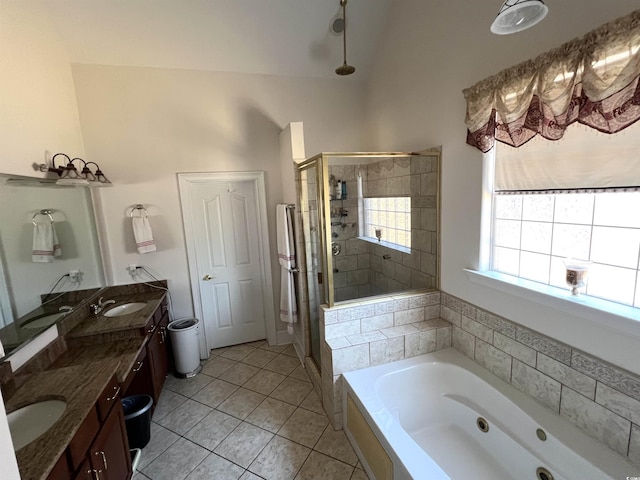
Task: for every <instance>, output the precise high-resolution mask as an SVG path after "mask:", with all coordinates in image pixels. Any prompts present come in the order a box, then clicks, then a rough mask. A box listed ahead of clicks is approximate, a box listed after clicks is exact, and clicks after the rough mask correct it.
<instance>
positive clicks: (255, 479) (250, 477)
mask: <svg viewBox="0 0 640 480" xmlns="http://www.w3.org/2000/svg"><path fill="white" fill-rule="evenodd" d="M240 480H262V477H259V476H258V475H256V474H255V473H251V472H250V471H249V470H247V471H246V472H244V474H243V475H242V476H241V477H240Z"/></svg>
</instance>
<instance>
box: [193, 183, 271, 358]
mask: <svg viewBox="0 0 640 480" xmlns="http://www.w3.org/2000/svg"><path fill="white" fill-rule="evenodd" d="M189 195H190V197H191V202H190V203H191V208H192V211H191V218H192V222H193V223H192V227H193V234H194V239H193V240H194V241H193V244H194V247H195V256H196V265H195V268H196V269H197V277H198V278H199V279H200V280H199V283H198V288H199V290H200V301H201V303H202V315H203V319H202V321H203V322H205V327H206V328H205V331H206V335H207V345H208V346H209V348H218V347H224V346H227V345H235V344H238V343H244V342H251V341H254V340H260V339H263V338H265V334H266V331H265V312H264V310H265V309H264V305H263V303H264V302H263V285H262V270H261V269H262V262H261V258H260V254H261V249H260V243H259V238H260V237H259V234H260V232H259V229H258V217H257V215H258V211H259V209H258V203H257V198H256V191H255V182H253V181H236V182H225V183H220V182H207V183H195V184H192V185H191V186H190V188H189ZM193 287H194V288H195V287H196V286H195V285H194V286H193Z"/></svg>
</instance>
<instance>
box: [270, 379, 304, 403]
mask: <svg viewBox="0 0 640 480" xmlns="http://www.w3.org/2000/svg"><path fill="white" fill-rule="evenodd" d="M312 388H313V387H312V386H311V383H309V382H303V381H302V380H297V379H295V378H291V377H288V378H286V379H284V380H283V381H282V383H281V384H280V385H278V386H277V387H276V389H275V390H274V391H273V392H271V394H270V395H269V396H270V397H273V398H276V399H278V400H282V401H283V402H287V403H291V404H292V405H296V406H297V405H300V404H301V403H302V401H303V400H304V399H305V397H306V396H307V395H308V394H309V392H310V391H311V389H312Z"/></svg>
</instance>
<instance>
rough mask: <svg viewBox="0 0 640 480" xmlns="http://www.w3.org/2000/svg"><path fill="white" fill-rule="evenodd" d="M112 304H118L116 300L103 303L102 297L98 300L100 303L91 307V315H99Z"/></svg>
mask: <svg viewBox="0 0 640 480" xmlns="http://www.w3.org/2000/svg"><path fill="white" fill-rule="evenodd" d="M111 303H116V301H115V300H106V301H104V302H103V301H102V297H100V299H99V300H98V303H97V304H96V303H92V304H91V305H89V308H90V309H91V313H93V314H94V315H98V314H99V313H100V312H101V311H102V310H104V309H105V307H106V306H107V305H109V304H111Z"/></svg>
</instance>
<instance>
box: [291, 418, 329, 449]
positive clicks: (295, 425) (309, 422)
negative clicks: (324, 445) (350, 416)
mask: <svg viewBox="0 0 640 480" xmlns="http://www.w3.org/2000/svg"><path fill="white" fill-rule="evenodd" d="M328 424H329V420H328V419H327V417H326V415H324V414H323V415H318V414H317V413H313V412H310V411H309V410H305V409H304V408H298V409H297V410H296V411H295V412H293V415H291V416H290V417H289V419H288V420H287V421H286V422H285V423H284V425H282V427H281V428H280V430H278V435H280V436H282V437H285V438H288V439H289V440H293V441H294V442H297V443H301V444H302V445H304V446H305V447H309V448H313V446H314V445H315V444H316V442H317V441H318V439H319V438H320V436H321V435H322V432H324V429H325V428H326V426H327V425H328Z"/></svg>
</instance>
